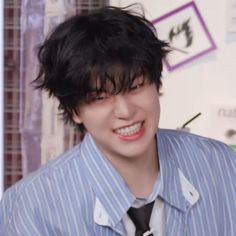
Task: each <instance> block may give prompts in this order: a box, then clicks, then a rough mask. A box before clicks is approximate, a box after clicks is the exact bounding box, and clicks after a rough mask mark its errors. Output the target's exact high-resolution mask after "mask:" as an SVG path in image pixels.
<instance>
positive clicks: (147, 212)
mask: <svg viewBox="0 0 236 236" xmlns="http://www.w3.org/2000/svg"><path fill="white" fill-rule="evenodd" d="M154 202H155V201H153V202H150V203H148V204H147V205H144V206H142V207H140V208H134V207H130V208H129V210H128V211H127V214H128V215H129V217H130V219H131V220H132V221H133V223H134V225H135V227H136V231H135V236H143V234H144V233H146V232H147V231H149V230H150V228H149V221H150V218H151V213H152V208H153V204H154ZM148 235H149V236H153V234H148Z"/></svg>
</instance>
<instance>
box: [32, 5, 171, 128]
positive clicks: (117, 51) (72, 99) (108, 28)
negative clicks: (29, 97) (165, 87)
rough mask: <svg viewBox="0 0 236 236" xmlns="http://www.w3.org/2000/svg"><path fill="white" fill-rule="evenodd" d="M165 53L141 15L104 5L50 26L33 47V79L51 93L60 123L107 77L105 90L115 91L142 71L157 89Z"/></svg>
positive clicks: (70, 118)
mask: <svg viewBox="0 0 236 236" xmlns="http://www.w3.org/2000/svg"><path fill="white" fill-rule="evenodd" d="M167 52H168V44H167V43H166V42H164V41H161V40H159V39H158V38H157V34H156V31H155V29H154V26H153V25H152V24H151V22H149V21H148V20H147V19H146V18H145V17H144V16H143V15H140V14H137V13H134V12H132V11H131V10H129V9H128V8H117V7H111V6H106V7H103V8H101V9H98V10H96V11H93V12H90V13H88V14H86V15H76V16H74V17H72V18H70V19H67V20H66V21H65V22H63V23H61V24H60V25H59V26H57V27H56V28H55V29H54V31H53V32H52V33H51V34H50V35H49V37H48V38H47V39H46V40H45V42H44V43H43V44H42V45H41V46H40V48H39V52H38V59H39V63H40V70H39V74H38V76H37V77H36V79H35V80H34V81H33V83H34V84H35V85H36V88H40V89H44V90H46V91H47V92H48V93H49V96H54V97H56V98H57V99H58V100H59V110H60V111H61V113H62V115H63V118H64V120H65V122H71V123H74V122H73V115H74V114H78V112H79V106H80V104H82V103H84V102H85V103H86V102H90V100H91V97H90V94H91V92H92V91H94V90H95V91H96V92H97V93H99V92H101V91H104V90H105V89H106V87H107V82H108V81H109V83H111V84H112V87H113V88H112V91H109V92H110V93H113V94H117V93H119V92H125V91H127V90H129V88H130V86H131V85H132V82H133V80H134V79H135V78H136V77H137V76H139V75H144V76H145V78H147V79H148V80H149V82H150V83H155V84H156V86H157V89H158V90H159V88H160V86H161V73H162V67H163V64H162V61H163V58H164V57H165V56H166V54H167ZM94 84H97V85H98V84H99V86H95V87H94ZM81 127H82V126H81ZM81 127H80V128H81Z"/></svg>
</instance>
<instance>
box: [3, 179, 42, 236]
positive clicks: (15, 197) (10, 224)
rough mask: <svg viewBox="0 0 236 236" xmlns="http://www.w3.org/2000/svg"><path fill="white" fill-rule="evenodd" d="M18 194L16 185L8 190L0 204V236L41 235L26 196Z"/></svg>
mask: <svg viewBox="0 0 236 236" xmlns="http://www.w3.org/2000/svg"><path fill="white" fill-rule="evenodd" d="M24 195H25V196H22V195H21V194H19V189H18V184H16V185H15V186H13V187H11V188H10V189H8V190H7V191H6V192H5V193H4V195H3V198H2V200H1V203H0V235H3V236H13V235H14V236H32V235H34V236H37V235H42V236H43V234H41V232H40V231H39V225H38V222H37V221H36V217H35V215H34V214H33V210H32V209H31V207H30V201H29V199H27V195H26V194H24Z"/></svg>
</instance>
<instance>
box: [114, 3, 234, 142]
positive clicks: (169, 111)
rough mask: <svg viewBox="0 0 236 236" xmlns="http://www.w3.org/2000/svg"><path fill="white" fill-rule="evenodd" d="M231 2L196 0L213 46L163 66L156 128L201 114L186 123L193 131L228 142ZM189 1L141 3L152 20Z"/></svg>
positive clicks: (231, 79) (231, 82)
mask: <svg viewBox="0 0 236 236" xmlns="http://www.w3.org/2000/svg"><path fill="white" fill-rule="evenodd" d="M229 1H230V0H228V1H219V0H205V1H200V0H198V1H195V3H196V5H197V7H198V9H199V10H200V13H201V15H202V17H203V19H204V20H205V23H206V25H207V27H208V29H209V31H210V33H211V35H212V37H213V39H214V41H215V43H216V46H217V50H215V51H213V52H211V53H210V54H207V55H205V56H203V57H201V58H199V59H197V60H196V61H193V62H191V63H189V64H187V65H185V66H183V67H181V68H179V69H177V70H175V71H173V72H168V71H167V69H164V73H163V88H162V92H163V96H162V97H161V108H162V114H161V121H160V127H163V128H173V129H175V128H177V127H180V126H182V124H184V123H185V122H186V121H187V120H189V119H190V118H191V117H193V116H194V115H196V114H197V113H199V112H201V113H202V115H201V116H199V117H198V118H197V119H196V120H195V121H193V122H192V123H190V124H189V128H190V130H191V132H193V133H197V134H201V135H204V136H210V137H213V138H217V139H221V140H222V141H226V142H227V140H226V138H225V135H224V134H223V132H224V130H223V126H224V127H226V126H229V125H230V127H231V129H232V128H233V129H234V130H236V58H235V57H236V56H235V54H236V33H232V32H231V33H230V32H228V30H227V15H228V13H229V12H228V11H227V4H229ZM135 2H136V1H132V0H125V1H117V0H113V1H110V3H111V5H116V6H126V5H128V4H131V3H135ZM187 2H189V1H184V0H168V1H166V0H156V1H153V0H143V1H139V3H141V4H142V5H143V6H144V8H145V12H146V16H147V18H149V19H150V20H153V19H156V18H158V17H160V16H162V15H163V14H165V13H167V12H169V11H171V10H173V9H175V8H177V7H179V6H181V5H183V4H185V3H187ZM157 28H158V25H157ZM220 107H221V108H223V109H225V110H224V112H221V115H225V117H224V118H225V119H219V117H218V115H219V113H220V112H219V108H220ZM229 123H230V124H229ZM233 126H234V127H233ZM225 129H226V128H225ZM220 130H221V131H220ZM231 142H232V140H231ZM235 143H236V140H235Z"/></svg>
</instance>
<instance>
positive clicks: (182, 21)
mask: <svg viewBox="0 0 236 236" xmlns="http://www.w3.org/2000/svg"><path fill="white" fill-rule="evenodd" d="M152 23H153V24H154V26H155V27H156V29H157V34H158V37H159V38H160V39H161V40H165V41H167V42H169V44H170V46H171V49H172V51H171V52H170V53H169V55H168V56H167V58H166V60H165V62H164V63H165V64H166V67H167V69H168V70H169V71H173V70H175V69H177V68H179V67H181V66H183V65H185V64H186V63H189V62H191V61H193V60H196V59H197V58H199V57H201V56H203V55H205V54H207V53H209V52H211V51H212V50H215V49H216V45H215V43H214V40H213V38H212V36H211V35H210V32H209V30H208V29H207V26H206V24H205V22H204V20H203V18H202V16H201V14H200V12H199V10H198V8H197V6H196V4H195V3H194V2H189V3H187V4H185V5H183V6H181V7H179V8H177V9H175V10H173V11H171V12H169V13H167V14H165V15H163V16H161V17H159V18H157V19H155V20H153V21H152Z"/></svg>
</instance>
